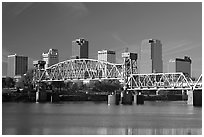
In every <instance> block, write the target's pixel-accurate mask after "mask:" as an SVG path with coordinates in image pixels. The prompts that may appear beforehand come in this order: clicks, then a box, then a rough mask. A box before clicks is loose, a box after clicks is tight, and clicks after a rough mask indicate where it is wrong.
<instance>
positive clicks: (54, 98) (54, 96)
mask: <svg viewBox="0 0 204 137" xmlns="http://www.w3.org/2000/svg"><path fill="white" fill-rule="evenodd" d="M59 100H60V99H59V95H58V93H57V92H54V93H52V94H51V99H50V101H51V102H52V103H53V102H58V101H59Z"/></svg>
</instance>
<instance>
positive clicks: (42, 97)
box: [36, 91, 47, 103]
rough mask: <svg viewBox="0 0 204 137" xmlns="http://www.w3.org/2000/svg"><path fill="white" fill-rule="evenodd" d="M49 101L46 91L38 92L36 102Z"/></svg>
mask: <svg viewBox="0 0 204 137" xmlns="http://www.w3.org/2000/svg"><path fill="white" fill-rule="evenodd" d="M45 101H47V93H46V92H45V91H37V92H36V102H37V103H38V102H45Z"/></svg>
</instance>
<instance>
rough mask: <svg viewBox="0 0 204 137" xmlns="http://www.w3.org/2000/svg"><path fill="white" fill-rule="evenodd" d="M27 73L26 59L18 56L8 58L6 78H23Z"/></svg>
mask: <svg viewBox="0 0 204 137" xmlns="http://www.w3.org/2000/svg"><path fill="white" fill-rule="evenodd" d="M27 71H28V57H25V56H19V55H16V54H14V55H9V56H8V68H7V76H8V77H15V76H23V75H24V74H25V73H26V72H27Z"/></svg>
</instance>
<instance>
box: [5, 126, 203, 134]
mask: <svg viewBox="0 0 204 137" xmlns="http://www.w3.org/2000/svg"><path fill="white" fill-rule="evenodd" d="M3 134H4V135H6V134H9V135H17V134H21V135H23V134H30V135H61V134H69V135H201V134H202V129H201V128H185V129H184V128H177V129H175V128H161V129H153V128H152V129H147V128H137V129H132V128H105V127H101V128H95V127H92V128H88V127H71V128H67V129H58V130H56V129H52V128H43V129H39V128H32V129H30V131H20V130H18V129H17V128H8V129H6V130H3Z"/></svg>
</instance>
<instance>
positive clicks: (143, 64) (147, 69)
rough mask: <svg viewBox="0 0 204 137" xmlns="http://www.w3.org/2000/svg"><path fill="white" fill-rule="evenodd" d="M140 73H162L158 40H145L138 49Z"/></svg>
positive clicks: (160, 45)
mask: <svg viewBox="0 0 204 137" xmlns="http://www.w3.org/2000/svg"><path fill="white" fill-rule="evenodd" d="M139 68H140V73H160V72H163V61H162V44H161V41H160V40H156V39H146V40H143V41H142V44H141V48H140V66H139Z"/></svg>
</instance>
